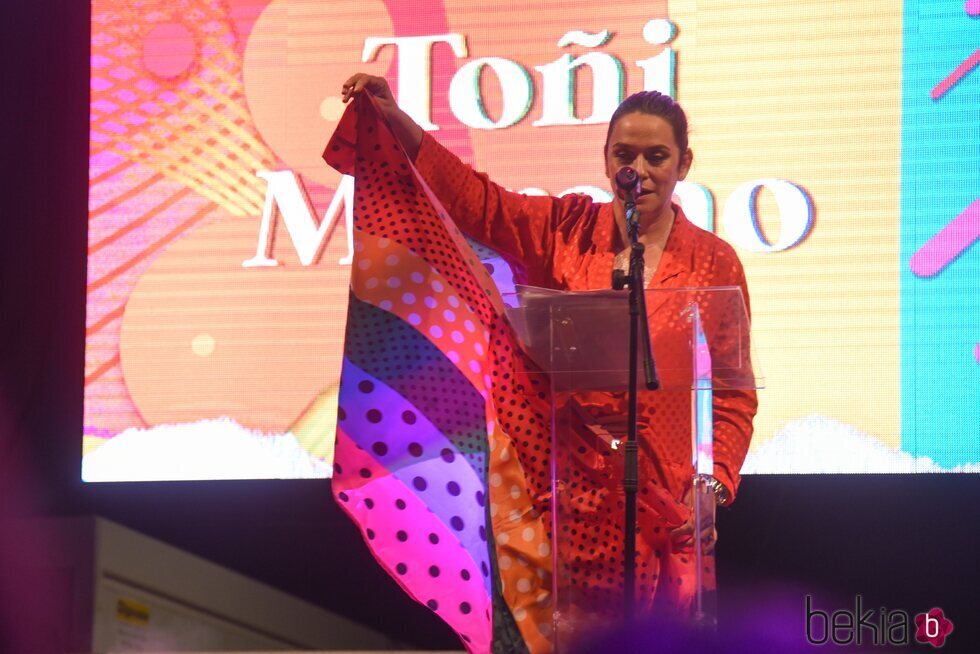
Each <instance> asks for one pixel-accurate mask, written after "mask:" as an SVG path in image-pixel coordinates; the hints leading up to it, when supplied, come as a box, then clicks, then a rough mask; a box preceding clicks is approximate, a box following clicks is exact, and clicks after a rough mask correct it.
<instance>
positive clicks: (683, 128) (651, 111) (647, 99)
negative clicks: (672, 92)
mask: <svg viewBox="0 0 980 654" xmlns="http://www.w3.org/2000/svg"><path fill="white" fill-rule="evenodd" d="M635 113H640V114H648V115H651V116H659V117H660V118H663V119H664V120H666V121H667V122H668V123H670V126H671V127H672V128H673V130H674V140H675V141H676V142H677V146H678V147H679V148H680V151H681V156H683V155H684V153H685V152H686V151H687V114H685V113H684V110H683V109H681V106H680V105H679V104H677V102H675V101H674V99H673V98H672V97H670V96H669V95H664V94H663V93H661V92H660V91H640V92H639V93H634V94H633V95H631V96H630V97H628V98H626V99H625V100H623V101H622V102H621V103H619V106H618V107H616V111H614V112H613V115H612V118H610V119H609V129H608V130H606V145H605V147H603V151H605V150H607V149H608V148H609V137H610V136H611V135H612V130H613V126H614V125H615V124H616V121H618V120H619V119H620V118H622V117H623V116H625V115H627V114H635Z"/></svg>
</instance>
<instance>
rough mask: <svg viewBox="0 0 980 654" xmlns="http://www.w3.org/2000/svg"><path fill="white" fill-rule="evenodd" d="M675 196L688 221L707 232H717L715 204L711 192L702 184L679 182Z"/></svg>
mask: <svg viewBox="0 0 980 654" xmlns="http://www.w3.org/2000/svg"><path fill="white" fill-rule="evenodd" d="M674 195H675V196H677V198H678V199H679V200H680V205H681V208H682V209H684V215H685V216H687V219H688V220H690V221H691V222H692V223H694V224H695V225H697V226H698V227H700V228H701V229H703V230H705V231H708V232H713V231H715V202H714V198H712V197H711V191H709V190H708V189H707V188H706V187H704V186H701V185H700V184H695V183H694V182H685V181H684V180H679V181H678V182H677V185H676V186H674Z"/></svg>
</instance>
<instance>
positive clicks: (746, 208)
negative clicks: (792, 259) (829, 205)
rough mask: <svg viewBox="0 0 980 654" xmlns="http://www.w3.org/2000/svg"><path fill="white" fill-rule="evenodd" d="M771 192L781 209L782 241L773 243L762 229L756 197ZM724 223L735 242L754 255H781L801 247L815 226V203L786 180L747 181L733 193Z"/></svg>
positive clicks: (723, 216)
mask: <svg viewBox="0 0 980 654" xmlns="http://www.w3.org/2000/svg"><path fill="white" fill-rule="evenodd" d="M763 188H767V189H769V190H770V191H771V192H772V194H773V195H774V196H775V198H776V206H777V207H778V208H779V226H780V229H779V239H778V240H777V241H776V242H775V243H769V241H767V240H766V238H765V236H764V235H763V234H762V228H761V227H760V226H759V216H758V213H757V209H756V198H757V196H758V195H759V191H761V190H762V189H763ZM722 222H723V223H724V225H725V230H726V232H727V233H728V237H729V239H730V240H731V242H732V243H734V244H735V245H738V246H739V247H742V248H745V249H746V250H751V251H753V252H780V251H782V250H788V249H789V248H791V247H793V246H794V245H796V244H798V243H799V242H800V241H802V240H803V238H804V237H805V236H806V235H807V234H808V233H809V231H810V227H811V226H812V224H813V203H812V202H811V201H810V196H809V195H807V192H806V191H805V190H803V189H802V188H800V187H799V186H797V185H796V184H792V183H790V182H787V181H785V180H782V179H773V178H765V179H758V180H755V181H751V182H746V183H745V184H742V185H741V186H738V187H737V188H736V189H735V190H734V191H732V194H731V196H729V198H728V200H727V201H726V202H725V210H724V212H723V213H722Z"/></svg>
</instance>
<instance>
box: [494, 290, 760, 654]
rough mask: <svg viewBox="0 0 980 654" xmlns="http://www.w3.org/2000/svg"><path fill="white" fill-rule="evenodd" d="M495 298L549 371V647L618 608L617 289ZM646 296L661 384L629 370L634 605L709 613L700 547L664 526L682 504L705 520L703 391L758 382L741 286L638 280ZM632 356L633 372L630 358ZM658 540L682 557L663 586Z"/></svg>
mask: <svg viewBox="0 0 980 654" xmlns="http://www.w3.org/2000/svg"><path fill="white" fill-rule="evenodd" d="M505 301H506V302H507V304H508V305H509V307H510V308H509V309H508V318H509V319H510V322H511V324H512V326H513V327H514V330H515V332H516V334H517V336H518V338H519V340H520V341H521V343H522V345H523V347H524V350H525V352H526V353H527V354H528V356H529V357H530V358H531V359H532V361H533V362H534V363H535V364H536V367H537V368H538V369H539V370H540V371H543V372H545V373H546V374H547V375H548V377H549V379H550V383H551V391H552V393H551V394H552V407H551V408H552V415H551V419H552V425H551V427H552V430H551V433H552V438H551V440H552V443H551V451H552V461H551V464H552V467H551V472H552V479H551V482H552V489H553V494H552V507H551V508H552V524H551V533H552V548H551V551H552V556H553V562H552V563H553V577H552V580H553V581H552V608H553V625H552V627H553V631H552V635H553V639H554V645H555V650H556V651H561V648H562V645H563V644H565V645H567V644H569V643H572V642H575V641H576V640H577V635H579V634H581V633H584V632H586V631H588V630H590V629H591V628H593V627H600V626H602V625H603V624H607V623H609V622H612V621H617V620H619V619H621V618H622V616H623V604H622V602H623V590H622V589H623V548H622V543H623V531H624V523H625V517H624V511H623V507H624V501H623V483H622V480H623V473H624V457H623V448H622V443H623V439H624V438H625V437H626V406H627V405H626V389H627V387H628V382H629V374H628V373H629V305H628V291H611V290H609V291H586V292H564V291H553V290H547V289H539V288H534V287H518V289H517V293H516V294H515V295H512V296H507V297H505ZM646 303H647V312H648V316H649V325H650V338H651V343H652V346H653V356H654V360H655V362H656V367H657V373H658V376H659V380H660V389H659V390H656V391H648V390H645V389H644V388H643V384H642V382H641V383H640V384H639V388H640V389H641V390H640V391H639V392H640V395H639V405H640V415H641V419H640V423H641V424H640V426H639V429H638V434H639V436H638V445H639V482H640V493H638V496H637V497H638V507H639V509H638V515H637V525H638V530H637V543H638V550H637V578H636V588H637V590H636V597H637V612H638V613H640V614H642V613H643V612H646V611H651V610H658V611H659V609H660V608H664V607H666V608H667V612H668V613H671V614H673V615H674V616H676V615H677V613H678V610H679V612H680V614H681V617H682V618H685V619H690V620H692V621H695V622H697V623H699V624H702V625H705V626H708V627H711V626H713V625H714V624H715V620H716V617H715V616H716V613H715V595H716V592H715V574H714V573H715V570H714V564H713V555H712V554H709V553H707V552H705V551H704V547H705V545H704V544H703V543H702V541H701V539H699V538H692V539H690V540H689V541H688V542H687V543H686V544H685V545H684V546H683V548H682V547H680V546H678V545H677V544H676V543H675V542H674V541H673V540H672V539H670V537H669V535H668V534H669V531H670V530H671V529H672V528H676V527H677V526H679V525H680V524H682V523H683V522H684V521H685V520H687V519H688V518H690V517H692V516H693V519H694V524H696V525H698V524H699V525H701V526H702V529H703V533H712V532H713V530H714V520H715V506H716V504H715V495H714V492H713V490H712V489H711V488H710V486H709V485H708V482H709V481H710V479H711V477H712V473H713V470H714V461H713V453H712V449H713V448H712V445H713V425H714V418H713V412H714V405H715V402H714V397H715V394H716V393H718V394H724V393H729V394H734V393H739V392H742V393H744V392H747V391H750V390H751V389H756V388H761V387H762V385H763V383H762V382H763V380H762V377H761V375H760V372H759V369H758V366H756V365H753V354H752V352H753V351H752V346H751V339H750V329H749V327H750V324H749V319H748V316H747V313H746V309H745V302H744V299H743V297H742V293H741V289H740V288H738V287H713V288H682V289H657V290H648V291H646ZM637 368H638V370H639V371H640V373H639V374H640V375H641V376H642V370H643V368H642V362H638V366H637ZM718 397H719V398H720V397H723V395H719V396H718ZM658 410H659V412H660V413H659V415H658ZM678 434H683V436H684V437H685V438H689V439H690V450H689V452H690V457H689V458H688V457H687V456H686V454H685V455H684V456H682V457H677V456H673V457H672V456H670V455H664V451H665V448H664V447H663V442H664V441H666V440H669V439H671V438H673V439H674V440H675V441H676V439H677V437H678ZM658 439H659V441H658ZM685 447H686V444H685ZM678 458H680V459H686V460H685V461H678ZM679 474H680V475H681V478H682V479H685V480H690V481H689V482H686V484H685V486H686V487H687V491H686V492H685V493H684V496H685V497H684V501H678V500H677V499H676V495H677V492H676V488H677V486H676V478H677V476H678V475H679ZM670 477H673V478H674V479H675V481H674V483H673V484H670V483H668V482H667V479H668V478H670ZM669 487H673V488H674V492H673V493H672V492H671V491H670V490H668V488H669ZM653 524H656V525H658V526H657V527H651V526H650V525H653ZM641 541H643V542H644V543H645V546H644V547H639V543H640V542H641ZM665 548H672V549H671V551H672V553H673V554H675V555H676V556H675V557H674V559H672V560H674V561H680V562H683V566H684V568H683V570H684V571H686V573H685V574H683V575H681V574H678V575H677V578H676V579H675V578H674V577H671V579H670V584H671V587H666V586H667V573H666V572H665V570H664V569H663V567H660V568H658V567H657V560H654V559H662V556H661V555H664V554H665V552H664V549H665ZM644 558H646V559H649V560H644ZM679 565H680V564H679ZM654 570H657V572H654ZM658 573H659V574H658ZM654 575H658V579H657V581H656V586H657V590H656V592H655V593H654V592H653V590H652V589H653V587H654ZM661 577H662V578H661ZM681 577H683V578H681ZM675 582H676V586H677V588H674V587H673V586H674V585H675Z"/></svg>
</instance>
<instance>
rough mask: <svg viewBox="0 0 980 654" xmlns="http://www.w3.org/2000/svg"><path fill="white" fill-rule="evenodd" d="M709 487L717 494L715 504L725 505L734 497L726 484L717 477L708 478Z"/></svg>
mask: <svg viewBox="0 0 980 654" xmlns="http://www.w3.org/2000/svg"><path fill="white" fill-rule="evenodd" d="M708 488H710V489H711V492H712V493H714V494H715V504H717V505H718V506H725V505H726V504H728V502H729V501H730V500H731V498H732V496H731V494H730V493H729V492H728V489H727V488H725V485H724V484H723V483H721V482H720V481H718V480H717V479H716V478H715V477H709V478H708Z"/></svg>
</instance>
